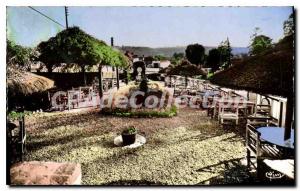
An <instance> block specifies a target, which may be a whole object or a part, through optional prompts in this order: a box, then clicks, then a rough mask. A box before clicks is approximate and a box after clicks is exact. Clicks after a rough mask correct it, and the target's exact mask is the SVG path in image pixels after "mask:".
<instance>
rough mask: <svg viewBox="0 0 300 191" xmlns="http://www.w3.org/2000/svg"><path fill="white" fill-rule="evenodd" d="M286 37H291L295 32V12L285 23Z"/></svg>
mask: <svg viewBox="0 0 300 191" xmlns="http://www.w3.org/2000/svg"><path fill="white" fill-rule="evenodd" d="M283 31H284V36H289V35H292V34H294V32H295V24H294V12H293V13H291V14H290V16H289V18H288V19H287V20H286V21H284V23H283Z"/></svg>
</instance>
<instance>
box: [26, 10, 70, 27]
mask: <svg viewBox="0 0 300 191" xmlns="http://www.w3.org/2000/svg"><path fill="white" fill-rule="evenodd" d="M28 8H30V9H32V10H34V11H35V12H37V13H39V14H41V15H43V16H44V17H46V18H47V19H49V20H51V21H52V22H54V23H56V24H58V25H60V26H62V27H63V28H65V26H64V25H62V24H60V23H59V22H57V21H56V20H54V19H52V18H50V17H49V16H47V15H45V14H44V13H42V12H40V11H38V10H36V9H35V8H33V7H31V6H28Z"/></svg>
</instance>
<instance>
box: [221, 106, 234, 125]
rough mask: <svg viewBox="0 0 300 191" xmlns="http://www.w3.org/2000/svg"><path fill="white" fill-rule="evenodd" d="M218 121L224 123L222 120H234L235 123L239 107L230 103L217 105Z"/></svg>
mask: <svg viewBox="0 0 300 191" xmlns="http://www.w3.org/2000/svg"><path fill="white" fill-rule="evenodd" d="M218 119H219V123H220V124H221V125H223V124H224V120H230V121H235V125H238V123H239V109H238V108H234V107H232V106H231V105H229V106H225V105H219V114H218Z"/></svg>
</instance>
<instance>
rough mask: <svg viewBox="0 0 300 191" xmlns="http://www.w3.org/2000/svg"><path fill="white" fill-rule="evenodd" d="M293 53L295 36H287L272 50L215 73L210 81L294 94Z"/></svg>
mask: <svg viewBox="0 0 300 191" xmlns="http://www.w3.org/2000/svg"><path fill="white" fill-rule="evenodd" d="M293 55H294V48H293V37H292V36H289V37H285V38H284V39H282V40H281V41H280V42H279V43H277V44H276V45H275V46H274V48H272V49H271V50H268V51H266V52H264V53H262V54H260V55H257V56H252V57H249V58H246V59H244V60H242V61H241V62H240V63H237V64H236V65H234V66H233V67H231V68H229V69H227V70H224V71H221V72H218V73H216V74H215V75H214V76H213V77H212V79H211V80H210V81H211V82H212V83H214V84H217V85H220V86H224V87H228V88H232V89H239V90H248V91H252V92H256V93H260V94H272V95H279V96H284V97H286V96H288V95H291V94H293V77H294V58H293Z"/></svg>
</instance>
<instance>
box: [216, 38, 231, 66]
mask: <svg viewBox="0 0 300 191" xmlns="http://www.w3.org/2000/svg"><path fill="white" fill-rule="evenodd" d="M218 51H219V52H220V56H221V66H222V67H223V68H228V67H229V66H230V65H231V58H232V54H231V51H232V48H231V46H230V42H229V39H228V38H227V39H226V41H224V42H221V44H220V45H219V46H218Z"/></svg>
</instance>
